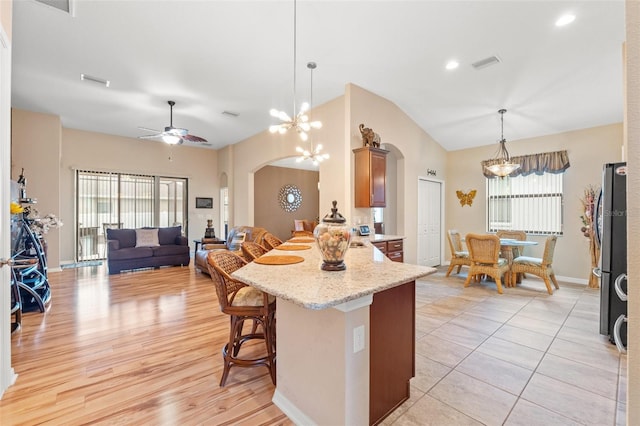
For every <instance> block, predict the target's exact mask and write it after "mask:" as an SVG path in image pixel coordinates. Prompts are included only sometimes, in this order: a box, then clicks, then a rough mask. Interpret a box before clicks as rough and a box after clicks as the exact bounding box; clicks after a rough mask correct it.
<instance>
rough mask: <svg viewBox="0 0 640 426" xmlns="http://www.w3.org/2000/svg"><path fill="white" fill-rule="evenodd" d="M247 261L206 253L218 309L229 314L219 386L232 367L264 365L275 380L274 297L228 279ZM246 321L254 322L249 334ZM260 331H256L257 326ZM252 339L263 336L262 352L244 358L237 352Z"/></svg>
mask: <svg viewBox="0 0 640 426" xmlns="http://www.w3.org/2000/svg"><path fill="white" fill-rule="evenodd" d="M246 264H247V262H246V261H245V260H244V259H243V258H242V257H240V256H238V255H237V254H235V253H233V252H231V251H226V250H220V251H212V252H210V253H209V254H208V256H207V267H208V269H209V275H211V279H212V280H213V283H214V284H215V288H216V294H217V296H218V303H219V304H220V310H221V311H222V312H223V313H225V314H227V315H229V317H230V319H231V324H230V327H229V341H228V342H227V343H226V344H225V345H224V347H223V348H222V358H223V360H224V369H223V372H222V378H221V379H220V386H224V385H225V383H226V381H227V377H228V375H229V370H230V369H231V367H232V366H238V367H255V366H265V367H267V369H268V370H269V374H270V375H271V381H272V382H273V384H274V385H275V383H276V339H275V336H276V334H275V314H276V299H275V297H274V296H272V295H270V294H267V293H264V292H262V291H260V290H258V289H256V288H253V287H250V286H248V285H246V284H244V283H241V282H239V281H236V280H234V279H233V278H231V274H232V273H233V272H234V271H236V270H238V269H240V268H241V267H243V266H244V265H246ZM246 320H250V321H253V322H254V325H253V327H252V330H251V331H250V332H249V333H246V334H244V333H243V326H244V322H245V321H246ZM256 324H259V325H260V326H261V328H262V332H261V333H258V332H257V330H256V329H257V325H256ZM253 339H263V340H264V343H265V349H266V351H265V355H263V356H261V357H258V358H243V357H242V356H241V355H240V349H241V347H242V345H243V344H244V343H246V342H248V341H250V340H253Z"/></svg>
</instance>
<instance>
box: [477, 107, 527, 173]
mask: <svg viewBox="0 0 640 426" xmlns="http://www.w3.org/2000/svg"><path fill="white" fill-rule="evenodd" d="M505 112H507V110H506V109H504V108H503V109H501V110H499V111H498V113H499V114H500V123H501V138H500V147H499V148H498V152H497V153H496V157H495V159H494V160H493V161H494V164H492V165H490V166H485V168H486V169H487V170H489V172H491V173H492V174H494V175H496V176H500V177H505V176H508V175H510V174H511V173H513V172H514V171H515V170H517V169H519V168H520V164H516V163H512V162H511V157H509V151H507V145H506V144H507V141H506V140H505V138H504V113H505Z"/></svg>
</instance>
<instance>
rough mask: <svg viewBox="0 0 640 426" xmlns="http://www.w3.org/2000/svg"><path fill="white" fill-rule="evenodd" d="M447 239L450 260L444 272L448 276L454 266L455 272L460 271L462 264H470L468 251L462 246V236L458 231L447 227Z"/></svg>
mask: <svg viewBox="0 0 640 426" xmlns="http://www.w3.org/2000/svg"><path fill="white" fill-rule="evenodd" d="M447 240H448V241H449V248H450V249H451V262H450V263H449V269H448V270H447V274H446V276H447V277H448V276H449V274H451V271H453V268H455V267H456V266H457V267H458V270H457V271H456V274H459V273H460V269H462V267H463V266H470V265H471V259H470V258H469V251H467V250H464V249H463V247H462V237H461V236H460V232H459V231H457V230H456V229H449V230H448V231H447Z"/></svg>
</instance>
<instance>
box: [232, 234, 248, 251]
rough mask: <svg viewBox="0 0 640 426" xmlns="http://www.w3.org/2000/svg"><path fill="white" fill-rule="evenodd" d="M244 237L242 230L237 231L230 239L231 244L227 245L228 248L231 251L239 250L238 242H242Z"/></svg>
mask: <svg viewBox="0 0 640 426" xmlns="http://www.w3.org/2000/svg"><path fill="white" fill-rule="evenodd" d="M244 239H245V233H244V232H238V233H237V234H235V235H234V236H233V239H232V240H231V244H230V245H229V250H231V251H236V250H240V244H242V243H243V242H244Z"/></svg>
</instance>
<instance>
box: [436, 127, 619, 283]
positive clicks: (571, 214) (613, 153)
mask: <svg viewBox="0 0 640 426" xmlns="http://www.w3.org/2000/svg"><path fill="white" fill-rule="evenodd" d="M622 142H623V141H622V124H612V125H608V126H601V127H595V128H591V129H583V130H576V131H573V132H566V133H559V134H555V135H549V136H543V137H539V138H532V139H523V140H519V141H507V147H508V149H509V152H510V154H511V155H514V156H516V155H525V154H533V153H539V152H550V151H558V150H562V149H566V150H567V151H568V154H569V161H570V162H571V167H570V168H569V169H568V170H567V172H566V173H565V177H564V207H563V208H564V216H563V220H564V230H563V231H564V235H563V236H561V237H560V238H559V239H558V242H557V246H556V251H555V255H554V262H553V266H554V270H555V273H556V275H558V276H562V277H567V278H570V279H575V280H578V281H580V282H586V280H587V279H588V277H589V273H590V272H591V263H590V257H589V246H588V241H587V239H586V238H584V236H583V235H582V233H581V232H580V228H581V227H582V223H581V221H580V215H581V214H582V212H581V203H580V197H581V196H582V194H583V191H584V189H585V188H586V187H587V186H588V185H596V186H598V187H599V186H600V183H601V179H602V165H603V164H604V163H610V162H615V161H620V160H621V155H622V154H621V152H622V150H621V149H622ZM495 151H496V145H487V146H483V147H479V148H473V149H466V150H459V151H452V152H449V154H448V164H447V167H448V170H449V172H448V177H449V178H448V180H447V194H446V197H445V200H446V211H447V214H446V227H447V229H457V230H459V231H460V232H461V234H462V235H465V234H466V233H468V232H481V233H482V232H485V231H486V222H485V217H486V213H485V212H486V201H485V200H486V188H485V179H484V177H483V175H482V170H481V166H480V161H481V160H484V159H488V158H491V157H493V156H494V155H495ZM470 189H476V190H477V191H478V192H477V195H476V197H475V199H474V202H473V206H472V207H469V206H464V207H462V206H460V203H459V201H458V198H457V196H456V194H455V191H456V190H462V191H463V192H467V191H468V190H470ZM530 239H534V240H537V241H539V242H540V243H541V244H539V245H538V246H535V247H529V248H527V253H528V254H529V255H533V256H541V255H542V250H543V247H544V244H543V242H544V237H530ZM448 258H450V253H447V259H448Z"/></svg>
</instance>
